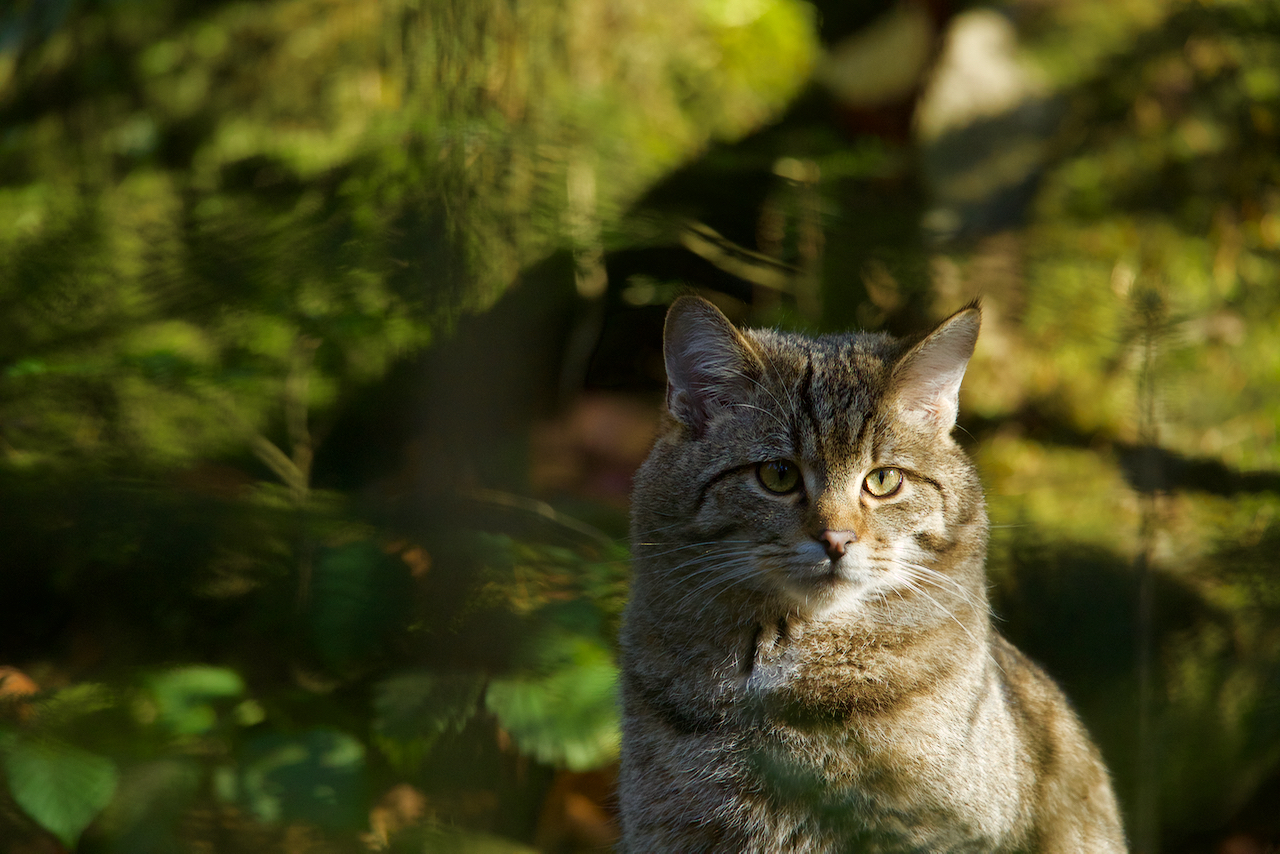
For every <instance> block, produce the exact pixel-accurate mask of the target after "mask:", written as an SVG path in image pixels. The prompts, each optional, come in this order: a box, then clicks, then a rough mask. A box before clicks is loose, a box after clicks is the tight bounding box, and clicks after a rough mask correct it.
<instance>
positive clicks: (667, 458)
mask: <svg viewBox="0 0 1280 854" xmlns="http://www.w3.org/2000/svg"><path fill="white" fill-rule="evenodd" d="M979 323H980V312H979V309H978V308H977V306H976V305H975V306H970V307H968V308H966V309H963V310H961V311H960V312H958V313H957V314H955V315H953V316H952V317H950V318H949V319H947V320H946V321H944V322H943V323H942V324H941V325H939V326H938V327H937V328H936V329H935V330H934V331H933V332H931V333H929V334H928V335H926V336H924V337H923V338H921V339H920V340H918V341H915V342H912V341H904V340H900V339H896V338H893V337H891V336H889V335H885V334H880V333H877V334H868V333H853V334H848V335H825V336H822V337H819V338H807V337H803V336H800V335H793V334H784V333H780V332H773V331H767V330H738V329H737V328H735V327H734V326H733V325H732V324H731V323H730V322H729V321H728V320H727V319H726V318H725V317H724V315H723V314H721V313H720V311H719V310H718V309H717V308H715V307H714V306H713V305H712V304H711V303H709V302H707V301H705V300H702V299H699V298H696V297H682V298H680V299H679V300H677V301H676V302H675V303H674V304H673V305H672V307H671V309H670V311H669V313H668V315H667V321H666V330H665V333H664V356H665V360H666V368H667V376H668V388H667V401H666V411H665V413H664V416H663V423H662V427H661V430H660V434H659V438H658V439H657V441H656V444H655V445H654V448H653V450H652V452H651V453H650V456H649V458H648V459H647V461H646V462H645V463H644V465H643V466H642V467H641V468H640V470H639V472H638V473H637V475H636V483H635V491H634V495H633V500H632V507H633V510H632V539H633V548H634V567H635V569H634V575H633V581H632V590H631V598H630V601H629V603H628V606H627V610H626V614H625V618H624V623H623V629H622V635H621V645H622V670H623V676H622V702H623V712H624V714H623V743H622V770H621V775H620V780H619V798H620V803H621V818H622V848H623V850H624V851H627V852H630V854H649V852H676V851H678V852H758V854H765V852H866V853H867V854H873V853H874V854H881V853H883V854H887V853H888V852H930V854H934V853H935V852H960V851H963V852H1043V854H1056V852H1082V854H1084V852H1087V854H1108V852H1120V851H1124V850H1125V841H1124V834H1123V830H1122V827H1121V823H1120V818H1119V815H1118V810H1117V807H1116V801H1115V796H1114V794H1113V792H1112V789H1111V783H1110V780H1109V777H1108V774H1107V771H1106V768H1105V767H1104V766H1103V763H1102V760H1101V758H1100V756H1099V753H1098V751H1097V749H1096V748H1095V747H1094V746H1093V744H1092V743H1091V742H1090V741H1089V738H1088V736H1087V735H1086V734H1085V732H1084V729H1083V727H1082V726H1081V724H1080V722H1079V721H1078V720H1077V718H1076V716H1075V714H1074V713H1073V712H1072V710H1071V708H1070V706H1069V705H1068V704H1067V701H1066V700H1065V698H1064V697H1063V695H1062V693H1061V692H1060V690H1059V689H1058V687H1057V686H1056V685H1055V684H1054V683H1053V682H1052V681H1051V680H1050V679H1049V677H1048V676H1046V675H1045V674H1044V673H1043V672H1042V671H1041V670H1040V669H1039V668H1038V667H1037V666H1036V665H1034V664H1033V663H1031V662H1030V661H1029V660H1028V659H1027V658H1026V657H1024V656H1023V655H1022V653H1020V652H1019V651H1018V650H1017V649H1015V648H1014V647H1013V646H1012V645H1011V644H1010V643H1009V642H1008V641H1006V640H1005V639H1004V638H1002V637H1001V636H1000V635H999V634H997V633H996V631H995V630H994V628H993V627H992V624H991V618H990V612H989V606H988V601H987V589H986V581H985V570H984V562H985V559H986V543H987V520H986V512H985V509H984V502H983V496H982V490H981V484H980V483H979V480H978V476H977V474H976V473H975V471H974V468H973V466H972V464H971V463H970V462H969V460H968V458H967V457H966V456H965V454H964V452H963V451H962V450H961V449H960V448H959V446H958V445H957V444H956V443H955V441H954V440H953V439H952V438H951V431H952V428H953V427H954V426H955V419H956V409H957V405H958V402H957V401H958V393H959V388H960V381H961V378H962V377H963V375H964V371H965V367H966V366H967V364H968V361H969V357H970V356H971V355H972V353H973V348H974V344H975V342H976V340H977V336H978V327H979Z"/></svg>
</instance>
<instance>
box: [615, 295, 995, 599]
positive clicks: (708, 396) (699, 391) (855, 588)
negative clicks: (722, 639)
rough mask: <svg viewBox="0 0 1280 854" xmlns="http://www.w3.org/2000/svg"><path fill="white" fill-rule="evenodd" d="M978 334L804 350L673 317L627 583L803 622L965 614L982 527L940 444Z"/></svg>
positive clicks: (951, 326) (975, 322)
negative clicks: (881, 609)
mask: <svg viewBox="0 0 1280 854" xmlns="http://www.w3.org/2000/svg"><path fill="white" fill-rule="evenodd" d="M979 323H980V314H979V311H978V309H977V307H976V306H971V307H969V308H966V309H964V310H962V311H960V312H958V313H957V314H955V315H953V316H952V317H950V318H948V319H947V320H946V321H944V322H943V323H942V324H940V325H939V326H938V327H937V328H936V329H935V330H933V331H932V332H931V333H930V334H928V335H926V336H924V337H923V338H921V339H919V340H918V341H914V342H912V341H907V340H900V339H896V338H893V337H891V336H888V335H885V334H880V333H875V334H868V333H851V334H845V335H826V336H822V337H819V338H808V337H804V336H801V335H792V334H784V333H779V332H772V331H766V330H738V329H736V328H735V327H734V326H733V325H732V324H731V323H730V322H729V321H728V320H727V319H726V318H725V317H724V315H723V314H721V313H720V311H719V310H718V309H716V308H715V307H714V306H713V305H712V304H711V303H709V302H707V301H705V300H702V299H698V298H694V297H685V298H682V299H680V300H678V301H677V302H676V303H675V304H674V305H673V306H672V307H671V310H670V313H669V314H668V316H667V324H666V332H665V342H664V354H665V360H666V367H667V376H668V389H667V413H668V416H667V419H666V422H665V423H666V428H665V430H664V432H663V435H662V437H661V438H660V439H659V441H658V443H657V445H656V446H655V448H654V450H653V453H652V454H651V455H650V458H649V460H648V461H647V462H646V463H645V466H644V467H643V468H642V469H641V471H640V473H639V475H638V476H637V486H636V493H635V496H634V499H633V513H634V516H635V524H634V526H633V534H634V537H635V547H636V555H637V557H638V558H639V564H640V567H641V571H642V572H650V573H656V574H658V575H659V576H661V580H660V582H659V583H662V584H664V585H669V586H671V588H672V593H675V592H676V591H677V589H678V590H679V591H680V592H679V595H680V596H682V597H685V596H697V597H701V596H706V597H708V598H710V597H715V596H719V595H724V594H735V598H738V597H740V596H742V595H755V596H764V597H772V598H773V599H774V600H776V601H779V602H783V603H785V604H786V606H787V607H789V608H792V609H796V610H799V611H801V612H809V613H814V614H824V613H832V612H842V611H852V610H858V609H866V608H868V607H873V606H874V604H875V603H876V602H881V603H885V602H886V601H887V599H888V598H890V597H891V598H893V599H894V600H895V602H899V603H901V602H910V601H917V602H924V601H935V602H954V601H955V600H956V599H957V597H959V598H961V599H964V598H966V597H967V598H972V597H973V596H974V595H975V591H974V588H975V586H979V587H980V584H981V580H980V573H981V564H982V559H983V554H982V552H983V550H984V549H985V534H986V519H985V514H984V511H983V502H982V494H981V487H980V484H979V482H978V479H977V476H976V475H975V473H974V471H973V468H972V466H971V464H970V463H969V462H968V460H967V458H966V457H965V455H964V454H963V452H962V451H961V450H960V448H959V447H958V446H957V445H956V444H955V442H954V440H953V439H952V438H951V431H952V429H953V428H954V426H955V421H956V411H957V399H958V394H959V389H960V381H961V378H962V377H963V376H964V371H965V367H966V365H967V364H968V361H969V357H970V356H971V355H972V353H973V348H974V344H975V342H976V340H977V336H978V327H979ZM975 573H977V574H978V576H979V577H978V578H976V579H975V577H974V576H975ZM958 576H959V577H958ZM655 580H657V579H655ZM694 591H697V592H696V593H695V592H694Z"/></svg>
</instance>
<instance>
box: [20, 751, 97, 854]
mask: <svg viewBox="0 0 1280 854" xmlns="http://www.w3.org/2000/svg"><path fill="white" fill-rule="evenodd" d="M0 746H2V747H3V755H2V756H0V762H3V765H4V770H5V776H6V778H7V780H8V783H9V793H10V794H11V795H12V796H13V800H14V801H15V802H16V803H17V804H18V806H20V807H22V809H23V811H25V812H26V813H27V815H29V816H31V818H32V819H34V820H35V821H36V822H37V823H38V824H39V825H40V826H41V827H43V828H45V829H46V830H48V831H49V832H50V833H52V834H53V835H54V836H56V837H58V838H59V839H60V840H62V842H63V843H64V844H66V845H67V846H74V845H75V844H76V841H77V840H78V839H79V838H80V834H81V833H83V832H84V829H85V828H86V827H88V826H89V823H90V822H92V821H93V820H94V818H96V817H97V815H98V814H99V813H100V812H101V811H102V809H103V808H104V807H106V805H107V804H108V803H109V802H110V801H111V796H112V794H113V793H114V792H115V789H116V781H117V778H118V774H117V772H116V766H115V763H114V762H112V761H111V760H110V759H108V758H106V757H105V756H98V755H96V754H93V753H89V752H87V751H84V750H81V749H80V748H78V747H74V746H72V745H70V744H66V743H63V742H58V741H52V740H44V739H33V738H25V737H19V736H14V737H11V738H9V739H7V740H6V741H5V742H4V743H3V744H2V745H0Z"/></svg>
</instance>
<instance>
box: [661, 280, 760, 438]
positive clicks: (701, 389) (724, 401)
mask: <svg viewBox="0 0 1280 854" xmlns="http://www.w3.org/2000/svg"><path fill="white" fill-rule="evenodd" d="M662 350H663V358H664V359H665V361H666V365H667V410H668V411H669V412H670V413H671V414H672V415H674V416H675V417H676V418H677V419H678V420H679V421H680V423H682V424H684V425H685V426H686V427H688V428H689V429H691V430H693V431H694V433H695V434H701V433H702V431H703V429H704V428H705V427H706V425H707V422H709V421H710V420H711V418H712V417H713V416H714V415H715V414H716V413H717V412H719V411H720V410H721V409H723V408H724V407H725V406H727V405H729V404H731V403H732V402H734V401H736V400H740V399H741V398H742V397H743V396H744V394H745V393H746V391H747V387H748V386H749V385H750V383H751V382H752V380H753V379H754V378H755V377H756V375H757V374H758V373H759V368H760V362H759V359H758V358H757V357H756V355H755V353H754V352H753V348H752V346H751V344H750V342H748V341H747V339H746V338H745V337H744V336H743V335H742V333H741V332H739V331H738V330H737V329H735V328H734V326H733V324H732V323H730V322H729V319H728V318H727V317H725V316H724V315H723V314H721V313H720V309H718V308H716V307H715V306H714V305H712V304H711V303H709V302H707V301H706V300H705V299H702V298H701V297H691V296H684V297H680V298H679V299H677V300H676V301H675V302H674V303H672V304H671V309H670V310H669V311H668V312H667V323H666V327H665V329H664V330H663V348H662Z"/></svg>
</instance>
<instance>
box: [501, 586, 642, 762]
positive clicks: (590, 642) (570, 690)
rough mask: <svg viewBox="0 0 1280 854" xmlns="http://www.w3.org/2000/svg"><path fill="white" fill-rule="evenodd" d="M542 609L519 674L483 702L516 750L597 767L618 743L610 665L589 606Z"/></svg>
mask: <svg viewBox="0 0 1280 854" xmlns="http://www.w3.org/2000/svg"><path fill="white" fill-rule="evenodd" d="M547 610H548V611H549V612H550V613H546V614H544V619H549V621H548V622H547V623H546V625H545V628H544V629H543V630H542V631H541V632H540V633H537V634H534V635H533V636H532V637H531V638H530V639H529V646H528V649H529V655H528V659H529V660H528V661H527V662H526V664H525V668H522V670H523V672H517V673H516V674H514V675H513V676H511V677H508V678H505V679H495V680H494V681H493V682H492V683H490V685H489V688H488V690H487V691H486V693H485V706H486V707H487V708H488V709H489V711H490V712H492V713H493V714H494V715H495V716H496V717H497V719H498V723H499V724H500V725H501V726H502V728H503V729H504V730H506V731H507V732H509V733H510V734H511V737H512V738H513V739H514V740H515V742H516V744H517V746H519V748H520V750H521V752H523V753H528V754H530V755H532V756H536V757H537V758H538V759H540V760H541V761H543V762H546V763H549V764H552V765H557V766H562V767H566V768H569V769H571V770H575V771H583V770H587V769H590V768H598V767H600V766H602V765H605V764H607V763H608V762H610V761H611V760H613V759H614V758H616V756H617V753H618V747H619V744H620V740H621V734H620V729H619V719H618V698H617V681H618V670H617V666H616V665H615V664H614V660H613V655H612V653H611V651H610V650H609V648H608V646H607V645H606V641H605V639H604V638H601V637H599V635H598V634H596V632H598V620H597V619H596V613H595V612H594V611H593V609H591V608H589V607H588V606H586V604H585V603H584V602H579V603H575V606H574V607H572V608H564V607H561V608H556V607H555V606H552V607H551V608H549V609H547ZM592 623H595V624H596V632H592V630H591V629H592ZM566 624H568V625H566ZM574 625H576V627H577V630H576V631H575V630H573V629H571V628H569V627H568V626H574ZM593 635H594V636H593Z"/></svg>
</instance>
